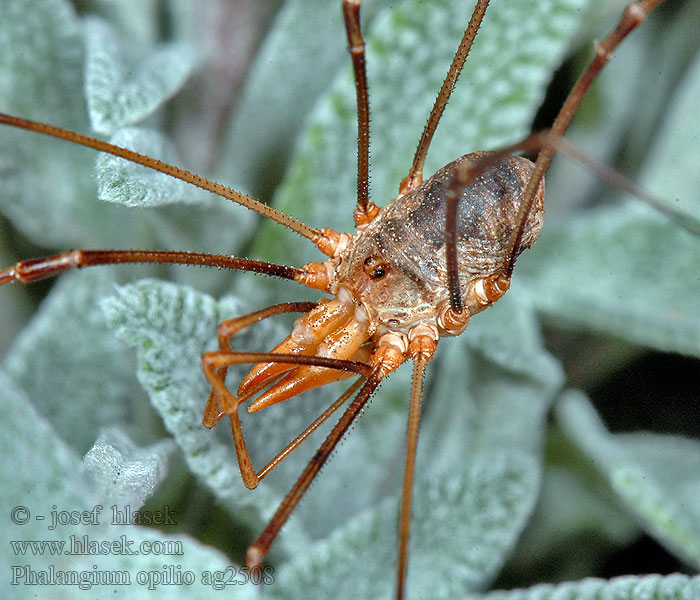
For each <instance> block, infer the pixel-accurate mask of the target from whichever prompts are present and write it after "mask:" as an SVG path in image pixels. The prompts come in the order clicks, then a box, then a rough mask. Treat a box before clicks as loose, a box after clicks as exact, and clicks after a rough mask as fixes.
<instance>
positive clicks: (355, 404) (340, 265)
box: [0, 0, 661, 598]
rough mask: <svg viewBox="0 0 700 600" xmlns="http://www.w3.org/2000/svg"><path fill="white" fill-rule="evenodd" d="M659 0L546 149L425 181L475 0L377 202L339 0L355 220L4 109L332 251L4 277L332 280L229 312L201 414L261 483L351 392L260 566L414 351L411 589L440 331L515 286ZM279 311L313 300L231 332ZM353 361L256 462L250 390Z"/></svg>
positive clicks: (583, 80)
mask: <svg viewBox="0 0 700 600" xmlns="http://www.w3.org/2000/svg"><path fill="white" fill-rule="evenodd" d="M660 2H661V0H642V1H641V2H634V3H632V4H630V5H629V6H628V7H627V9H626V10H625V12H624V14H623V16H622V17H621V19H620V21H619V23H618V24H617V26H616V27H615V29H614V30H613V31H612V32H610V33H609V34H608V36H606V37H605V39H604V40H603V41H602V42H600V43H598V44H596V56H595V57H594V59H593V60H592V61H591V63H590V65H589V66H588V67H587V69H586V70H585V71H584V72H583V74H582V76H581V77H580V78H579V80H578V82H577V83H576V85H575V86H574V88H573V90H572V91H571V93H570V94H569V96H568V97H567V99H566V101H565V102H564V105H563V107H562V109H561V111H560V113H559V115H558V116H557V118H556V119H555V121H554V124H553V126H552V129H551V133H550V134H548V136H545V137H542V136H540V137H537V136H532V137H531V138H529V140H526V141H525V142H523V143H521V144H519V145H518V148H519V149H521V150H522V149H524V148H525V149H528V150H531V151H535V150H539V151H540V153H539V155H538V158H537V162H536V163H535V164H533V163H531V162H530V161H528V160H526V159H524V158H518V157H514V156H511V155H509V154H508V153H507V152H494V153H488V152H477V153H473V154H467V155H465V156H463V157H461V158H459V159H457V160H455V161H454V162H452V163H450V164H448V165H447V166H445V167H443V168H442V169H440V170H439V171H437V173H435V174H434V175H433V176H432V177H429V178H428V179H426V180H423V164H424V161H425V157H426V154H427V152H428V148H429V146H430V141H431V139H432V136H433V134H434V132H435V129H436V127H437V124H438V122H439V120H440V116H441V115H442V113H443V110H444V109H445V106H446V105H447V101H448V99H449V97H450V94H451V93H452V89H453V87H454V84H455V82H456V80H457V77H458V76H459V73H460V71H461V68H462V66H463V64H464V61H465V60H466V58H467V55H468V53H469V49H470V47H471V44H472V42H473V40H474V38H475V36H476V34H477V30H478V29H479V25H480V23H481V21H482V19H483V17H484V14H485V12H486V9H487V6H488V0H479V1H478V2H477V3H476V7H475V9H474V12H473V15H472V17H471V19H470V21H469V24H468V25H467V28H466V31H465V33H464V37H463V39H462V41H461V43H460V45H459V47H458V49H457V52H456V53H455V57H454V59H453V62H452V64H451V66H450V68H449V71H448V74H447V76H446V78H445V82H444V84H443V86H442V88H441V89H440V91H439V93H438V97H437V100H436V102H435V105H434V107H433V109H432V111H431V112H430V115H429V117H428V120H427V123H426V126H425V129H424V131H423V134H422V136H421V138H420V141H419V144H418V147H417V150H416V153H415V156H414V159H413V163H412V165H411V166H410V169H409V171H408V175H407V176H406V177H405V178H404V179H403V180H402V181H401V183H400V185H399V186H398V187H399V195H398V196H397V197H396V198H395V199H394V200H393V201H392V202H391V203H389V204H388V205H386V206H384V207H383V208H381V209H380V208H379V207H378V206H377V205H376V204H374V203H373V202H372V201H371V200H370V199H369V193H368V190H369V186H368V182H369V101H368V89H367V81H366V74H365V45H364V40H363V38H362V34H361V28H360V17H359V10H360V0H342V7H343V16H344V20H345V29H346V33H347V40H348V49H349V51H350V54H351V57H352V63H353V69H354V74H355V89H356V93H357V105H358V182H357V204H356V208H355V212H354V217H355V226H356V232H355V233H354V234H347V233H339V232H336V231H332V230H329V229H314V228H312V227H309V226H308V225H305V224H304V223H301V222H299V221H297V220H295V219H294V218H292V217H290V216H288V215H286V214H284V213H282V212H280V211H278V210H276V209H275V208H272V207H270V206H268V205H265V204H262V203H260V202H258V201H256V200H254V199H253V198H250V197H248V196H245V195H243V194H240V193H238V192H236V191H234V190H231V189H229V188H227V187H225V186H223V185H220V184H218V183H215V182H212V181H209V180H207V179H204V178H202V177H199V176H197V175H194V174H193V173H190V172H188V171H185V170H183V169H180V168H178V167H175V166H172V165H169V164H166V163H163V162H161V161H158V160H155V159H153V158H150V157H148V156H145V155H142V154H138V153H136V152H133V151H131V150H128V149H125V148H121V147H118V146H115V145H113V144H109V143H107V142H103V141H101V140H97V139H95V138H91V137H88V136H84V135H81V134H78V133H75V132H71V131H67V130H64V129H60V128H58V127H54V126H52V125H47V124H44V123H38V122H34V121H28V120H26V119H22V118H19V117H15V116H11V115H5V114H0V123H4V124H7V125H11V126H14V127H19V128H23V129H28V130H30V131H34V132H37V133H42V134H45V135H50V136H54V137H58V138H61V139H64V140H67V141H70V142H72V143H76V144H81V145H84V146H88V147H90V148H93V149H95V150H99V151H102V152H107V153H110V154H113V155H115V156H119V157H122V158H125V159H127V160H130V161H132V162H134V163H138V164H141V165H144V166H146V167H148V168H150V169H154V170H156V171H159V172H162V173H165V174H167V175H170V176H171V177H174V178H177V179H181V180H183V181H186V182H188V183H190V184H192V185H196V186H198V187H201V188H203V189H205V190H207V191H210V192H213V193H215V194H217V195H219V196H222V197H224V198H227V199H229V200H231V201H233V202H236V203H238V204H240V205H242V206H245V207H246V208H248V209H250V210H253V211H255V212H257V213H258V214H260V215H262V216H263V217H265V218H267V219H270V220H272V221H275V222H277V223H279V224H281V225H283V226H284V227H286V228H287V229H290V230H291V231H294V232H296V233H298V234H300V235H302V236H303V237H305V238H307V239H309V240H310V241H311V242H312V243H313V244H315V245H316V247H317V248H318V249H319V250H320V251H321V252H322V253H323V254H325V255H326V256H327V257H328V259H327V260H326V261H324V262H315V263H309V264H307V265H304V266H303V267H300V268H297V267H291V266H283V265H276V264H271V263H268V262H265V261H259V260H252V259H246V258H238V257H231V256H224V255H211V254H202V253H190V252H172V251H153V250H71V251H68V252H64V253H61V254H58V255H56V256H51V257H47V258H41V259H33V260H27V261H22V262H19V263H17V264H16V265H14V266H12V267H9V268H6V269H4V270H0V284H3V283H8V282H12V281H17V282H22V283H29V282H32V281H35V280H38V279H42V278H45V277H50V276H54V275H57V274H59V273H61V272H63V271H65V270H68V269H74V268H82V267H86V266H92V265H100V264H115V263H123V262H132V263H147V262H156V263H177V264H187V265H205V266H216V267H219V268H227V269H236V270H245V271H254V272H258V273H265V274H267V275H270V276H274V277H281V278H285V279H292V280H295V281H297V282H299V283H302V284H304V285H306V286H308V287H311V288H314V289H318V290H323V291H325V292H328V293H330V294H331V296H332V298H328V299H323V300H321V301H320V302H318V303H313V302H291V303H284V304H277V305H274V306H270V307H268V308H264V309H262V310H258V311H256V312H253V313H250V314H248V315H244V316H241V317H236V318H232V319H229V320H226V321H223V322H222V323H221V324H220V325H219V332H218V342H219V350H218V351H216V352H208V353H206V354H205V355H204V356H203V357H202V368H203V371H204V374H205V375H206V377H207V379H208V381H209V383H210V384H211V394H210V396H209V400H208V402H207V405H206V409H205V413H204V418H203V422H204V424H205V425H206V426H207V427H213V426H215V425H216V424H217V423H218V422H219V421H220V420H222V419H224V418H228V419H229V421H230V424H231V430H232V433H233V438H234V444H235V449H236V454H237V457H238V462H239V467H240V471H241V476H242V478H243V482H244V483H245V485H246V486H248V487H250V488H254V487H256V486H257V485H258V482H259V481H260V480H261V479H263V478H264V477H265V476H267V475H268V474H269V473H270V472H271V471H272V470H273V469H274V468H275V467H276V466H277V465H278V464H279V463H280V462H281V461H282V460H283V459H284V458H285V457H286V456H288V455H289V453H290V452H292V451H293V450H294V449H295V448H297V447H298V446H299V445H300V444H301V443H302V442H303V441H304V440H305V439H306V438H307V437H308V436H309V435H310V434H311V433H312V432H314V431H315V430H316V429H317V428H318V427H319V426H320V425H321V424H322V423H323V422H325V421H326V420H327V419H328V418H330V416H331V415H332V414H333V413H334V412H335V411H337V410H338V409H339V408H340V407H341V406H342V405H343V404H345V403H346V402H348V401H350V402H349V405H348V406H347V407H346V409H345V411H344V412H343V413H342V415H341V417H340V418H339V419H338V421H337V423H336V424H335V426H334V427H333V428H332V430H331V432H330V433H329V434H328V436H327V437H326V439H325V441H324V442H323V444H322V445H321V446H320V448H319V449H318V450H317V451H316V453H315V454H314V456H313V457H312V459H311V461H310V462H309V464H308V465H307V467H306V468H305V469H304V471H303V472H302V473H301V475H300V477H299V479H298V480H297V482H296V484H295V485H294V486H293V488H292V489H291V490H290V491H289V493H288V494H287V496H286V497H285V498H284V500H283V501H282V503H281V505H280V506H279V508H278V510H277V512H276V513H275V514H274V516H273V517H272V519H271V520H270V522H269V524H268V525H267V527H266V528H265V529H264V531H263V532H262V534H261V535H260V536H259V537H258V538H257V539H256V540H255V541H254V542H253V543H252V544H251V545H250V546H249V548H248V553H247V559H246V561H247V564H248V566H249V567H251V568H256V567H259V566H260V565H261V564H262V561H263V560H264V558H265V556H266V555H267V553H268V551H269V549H270V546H271V544H272V542H273V541H274V539H275V538H276V536H277V534H278V532H279V530H280V529H281V527H282V526H283V525H284V523H285V522H286V521H287V519H288V517H289V515H290V514H291V512H292V511H293V510H294V507H295V506H296V505H297V503H298V502H299V500H300V498H301V497H302V495H303V494H304V493H305V491H306V490H307V489H308V487H309V485H310V483H311V481H312V480H313V479H314V477H315V476H316V474H317V473H318V472H319V470H320V469H321V467H322V466H323V464H324V463H325V461H326V460H327V458H328V457H329V455H330V454H331V452H332V451H333V449H334V448H335V446H336V445H337V444H338V442H339V441H340V439H341V438H342V437H343V435H344V434H345V432H346V431H347V430H348V428H349V427H350V426H351V425H352V423H353V421H354V420H355V418H356V417H357V416H358V415H359V414H360V412H361V410H362V408H363V406H364V405H365V404H366V403H367V401H368V400H369V398H370V397H371V396H372V394H373V393H374V392H375V390H376V389H377V387H378V385H379V383H380V382H381V381H382V379H384V378H385V377H387V376H388V375H389V374H390V373H391V372H393V371H394V370H395V369H397V368H398V367H399V366H400V365H401V364H403V363H404V362H407V361H409V360H411V361H413V384H412V389H411V395H410V408H409V417H408V427H407V429H408V434H407V443H406V461H405V471H404V479H403V493H402V502H401V513H400V519H399V535H398V561H397V562H398V568H397V574H396V581H397V593H396V595H397V597H398V598H402V597H403V595H404V581H405V574H406V565H407V556H408V540H409V525H410V515H411V490H412V487H413V473H414V466H415V455H416V447H417V440H418V429H419V424H420V409H421V398H422V382H423V375H424V372H425V368H426V364H427V363H428V362H429V361H430V360H431V358H432V357H433V355H434V354H435V351H436V349H437V345H438V341H439V339H440V337H441V336H445V335H458V334H460V333H462V332H463V331H464V330H465V329H466V327H467V324H468V322H469V318H470V316H471V315H474V314H476V313H478V312H479V311H481V310H483V309H484V308H486V307H488V306H489V305H490V304H492V303H493V302H495V301H496V300H498V299H499V298H500V297H501V296H502V295H503V294H504V293H505V292H506V291H507V289H508V287H509V285H510V278H511V275H512V272H513V267H514V265H515V260H516V258H517V256H518V255H519V254H520V253H521V252H522V251H523V250H524V249H526V248H529V247H530V246H532V244H533V243H534V242H535V241H536V239H537V237H538V235H539V232H540V229H541V227H542V220H543V215H544V180H543V177H544V172H545V171H546V169H547V167H548V165H549V163H550V161H551V158H552V155H553V154H554V151H555V149H558V148H560V145H559V144H560V143H561V140H560V138H561V136H563V134H564V132H565V130H566V128H567V126H568V124H569V123H570V121H571V119H572V117H573V115H574V114H575V112H576V110H577V108H578V106H579V104H580V102H581V99H582V97H583V95H584V93H585V92H586V90H587V89H588V88H589V87H590V84H591V82H592V81H593V79H594V78H595V77H596V75H597V74H598V73H599V72H600V70H601V69H602V68H603V66H604V65H605V63H606V62H607V61H608V60H609V58H610V55H611V53H612V51H613V50H614V48H615V47H616V46H617V45H618V44H619V43H620V42H621V41H622V40H623V39H624V38H625V36H626V35H627V34H628V33H629V32H630V31H631V30H632V29H634V28H635V27H636V26H637V25H639V24H640V23H641V22H642V21H643V20H644V19H645V18H646V16H647V15H648V13H649V12H650V11H651V10H652V9H653V8H654V7H655V6H656V5H657V4H659V3H660ZM284 313H302V316H300V317H299V318H298V319H297V321H296V323H295V325H294V328H293V331H292V332H291V333H290V334H289V336H287V337H286V338H285V339H284V340H282V341H281V342H280V343H279V344H278V345H277V346H276V347H275V348H274V349H273V350H272V351H271V352H269V353H250V352H242V351H234V349H233V348H232V346H231V338H233V337H234V336H235V334H236V333H237V332H238V331H240V330H241V329H243V328H245V327H248V326H250V325H253V324H254V323H257V322H258V321H260V320H262V319H266V318H269V317H272V316H275V315H280V314H284ZM240 363H252V364H253V365H254V366H253V368H252V369H251V370H250V372H249V374H248V375H247V376H246V377H245V378H244V379H243V381H242V382H241V383H240V385H239V386H238V388H237V389H235V390H232V389H229V386H228V385H227V383H226V373H227V370H228V368H229V367H230V366H231V365H234V364H240ZM352 376H355V377H356V381H355V382H354V383H353V384H352V385H351V386H349V388H348V389H347V390H346V392H345V393H344V394H342V395H341V397H340V398H338V400H336V401H335V402H334V403H333V404H332V405H331V406H329V407H328V408H327V409H326V410H325V411H324V412H323V413H322V414H321V415H320V416H319V417H318V418H317V419H316V420H315V421H314V422H313V423H312V424H311V425H309V427H307V429H306V430H304V431H303V432H302V433H301V434H300V435H299V436H298V437H297V438H296V439H295V440H293V441H292V442H291V443H290V444H289V445H288V446H287V447H286V448H285V449H284V450H282V451H281V452H280V453H279V454H278V455H277V456H276V457H275V458H273V459H272V460H271V461H270V462H269V463H268V464H267V465H266V466H265V467H263V468H262V469H260V470H259V471H256V469H254V468H253V465H252V461H251V458H250V456H249V454H248V449H247V447H246V443H245V440H244V438H243V432H242V429H241V425H240V420H239V414H238V411H239V408H240V407H241V406H242V405H243V404H244V403H247V402H248V401H252V402H251V404H250V405H249V407H248V410H249V412H255V411H257V410H260V409H262V408H264V407H266V406H269V405H271V404H275V403H277V402H282V401H284V400H287V399H289V398H292V397H295V396H297V395H299V394H301V393H303V392H305V391H307V390H310V389H313V388H315V387H318V386H322V385H325V384H327V383H330V382H334V381H339V380H342V379H346V378H349V377H352ZM351 398H352V399H351Z"/></svg>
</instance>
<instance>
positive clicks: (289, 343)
mask: <svg viewBox="0 0 700 600" xmlns="http://www.w3.org/2000/svg"><path fill="white" fill-rule="evenodd" d="M351 308H352V305H351V304H350V303H348V301H347V299H346V298H345V297H342V298H340V297H339V298H333V299H323V300H321V302H319V304H318V306H317V307H316V308H314V309H313V310H311V311H309V312H308V313H306V314H304V315H302V316H301V317H299V318H298V319H297V320H296V321H295V323H294V331H293V332H292V333H291V334H290V335H288V336H287V337H286V338H284V340H283V341H282V342H281V343H280V344H278V345H277V346H275V348H274V349H272V350H271V352H272V353H273V354H299V355H302V356H313V355H315V354H316V351H317V349H318V346H319V344H320V343H321V341H322V340H323V339H324V338H325V337H326V335H328V334H329V333H330V332H331V331H333V330H335V329H337V328H338V327H340V326H342V325H344V324H345V323H347V322H348V320H349V319H350V310H351ZM293 368H294V365H293V364H291V363H272V362H270V363H260V364H257V365H255V366H254V367H253V368H252V369H251V370H250V372H249V373H248V375H246V376H245V377H244V379H243V381H242V382H241V384H240V385H239V386H238V396H239V397H240V396H245V395H247V394H250V393H254V392H253V390H254V389H259V388H260V386H261V385H264V384H265V383H266V382H270V381H271V380H272V379H274V378H275V377H279V376H280V375H284V373H286V372H288V371H291V370H292V369H293Z"/></svg>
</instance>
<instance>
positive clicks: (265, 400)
mask: <svg viewBox="0 0 700 600" xmlns="http://www.w3.org/2000/svg"><path fill="white" fill-rule="evenodd" d="M367 340H368V335H367V323H366V322H360V321H358V320H356V319H355V318H348V319H347V321H341V322H340V323H338V326H337V328H336V329H334V330H332V331H330V332H329V333H328V334H327V335H326V336H325V337H324V339H323V340H322V341H321V343H320V344H318V347H317V350H316V354H315V355H316V356H322V357H325V358H333V359H340V360H348V359H351V358H353V357H355V355H356V354H357V352H358V351H359V350H360V347H361V346H362V345H363V344H364V343H365V342H366V341H367ZM350 376H352V373H349V372H347V371H341V370H339V369H328V368H326V367H319V366H309V365H300V366H298V367H296V368H295V369H294V370H293V371H291V372H290V373H288V374H287V375H286V376H285V377H283V378H282V379H281V380H280V381H278V382H277V383H275V384H274V385H273V386H272V387H270V388H269V389H268V390H267V391H266V392H264V393H263V394H262V395H261V396H260V397H259V398H258V399H257V400H255V402H253V404H251V405H250V406H249V407H248V412H256V411H258V410H260V409H262V408H265V407H266V406H270V405H271V404H277V403H278V402H283V401H284V400H288V399H289V398H292V397H293V396H298V395H299V394H301V393H303V392H306V391H308V390H312V389H314V388H317V387H320V386H323V385H326V384H328V383H333V382H335V381H342V380H343V379H347V378H348V377H350Z"/></svg>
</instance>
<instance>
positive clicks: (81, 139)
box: [0, 113, 323, 243]
mask: <svg viewBox="0 0 700 600" xmlns="http://www.w3.org/2000/svg"><path fill="white" fill-rule="evenodd" d="M0 123H2V124H5V125H10V126H12V127H19V128H20V129H27V130H29V131H34V132H36V133H41V134H43V135H49V136H52V137H55V138H59V139H62V140H66V141H68V142H72V143H74V144H79V145H81V146H86V147H88V148H93V149H94V150H99V151H100V152H106V153H107V154H112V155H114V156H118V157H120V158H124V159H126V160H128V161H131V162H133V163H137V164H139V165H143V166H144V167H148V168H149V169H153V170H154V171H159V172H160V173H165V174H166V175H170V176H171V177H174V178H175V179H180V180H182V181H185V182H187V183H190V184H192V185H195V186H197V187H199V188H202V189H203V190H206V191H208V192H212V193H213V194H216V195H217V196H221V197H222V198H226V199H227V200H231V201H232V202H235V203H236V204H240V205H242V206H245V207H246V208H249V209H250V210H252V211H255V212H256V213H258V214H259V215H262V216H263V217H267V218H268V219H271V220H273V221H275V222H277V223H279V224H280V225H283V226H284V227H286V228H287V229H291V230H292V231H295V232H297V233H298V234H299V235H302V236H304V237H305V238H308V239H310V240H311V241H312V242H314V243H316V242H318V241H319V240H321V239H322V238H323V234H322V232H320V231H318V230H316V229H314V228H312V227H309V226H308V225H305V224H304V223H301V222H300V221H297V220H296V219H293V218H292V217H289V216H287V215H285V214H284V213H282V212H280V211H278V210H277V209H274V208H272V207H271V206H268V205H267V204H263V203H262V202H258V201H257V200H254V199H253V198H251V197H249V196H246V195H244V194H241V193H239V192H236V191H235V190H232V189H231V188H228V187H226V186H225V185H221V184H220V183H216V182H215V181H211V180H209V179H206V178H204V177H200V176H199V175H195V174H194V173H191V172H189V171H186V170H185V169H180V168H179V167H175V166H173V165H170V164H168V163H164V162H162V161H160V160H156V159H155V158H151V157H150V156H146V155H144V154H139V153H138V152H134V151H132V150H127V149H126V148H122V147H120V146H115V145H114V144H110V143H108V142H103V141H102V140H98V139H96V138H93V137H90V136H87V135H82V134H80V133H75V132H74V131H69V130H68V129H62V128H60V127H55V126H53V125H47V124H46V123H39V122H37V121H30V120H28V119H22V118H20V117H15V116H12V115H7V114H5V113H0Z"/></svg>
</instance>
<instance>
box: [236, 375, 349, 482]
mask: <svg viewBox="0 0 700 600" xmlns="http://www.w3.org/2000/svg"><path fill="white" fill-rule="evenodd" d="M362 382H363V379H362V378H359V379H357V380H356V381H355V382H354V383H353V384H352V385H351V386H350V387H349V388H348V389H347V390H345V392H343V394H342V395H341V396H340V397H339V398H338V399H337V400H336V401H335V402H333V404H331V405H330V406H329V407H328V408H327V409H326V410H324V411H323V412H322V413H321V414H320V415H319V416H318V417H316V419H314V421H313V423H311V425H309V426H308V427H307V428H306V429H304V431H302V432H301V433H300V434H299V435H298V436H297V437H295V438H294V439H293V440H292V441H291V442H289V444H287V446H285V448H284V449H283V450H281V451H280V452H279V453H278V454H277V456H275V457H274V458H273V459H272V460H271V461H270V462H268V463H267V464H266V465H265V466H264V467H263V468H262V469H260V471H259V472H257V473H255V477H256V484H257V483H259V482H260V481H261V480H263V479H264V478H265V477H267V475H269V474H270V472H271V471H272V470H273V469H274V468H275V467H277V466H278V465H279V464H280V463H281V462H282V461H283V460H284V459H285V458H287V457H288V456H289V455H290V454H291V453H292V452H293V451H294V450H296V449H297V448H298V447H299V446H301V444H302V442H304V441H305V440H306V438H308V437H309V436H310V435H311V434H312V433H313V432H314V431H316V430H317V429H318V428H319V427H320V426H321V425H323V423H325V422H326V421H327V420H328V419H329V418H330V417H331V416H332V415H333V414H334V413H335V412H336V411H337V410H338V409H339V408H340V407H341V406H342V405H343V404H345V403H346V402H347V400H348V398H350V396H352V395H353V394H354V393H355V392H356V391H357V390H358V389H359V388H360V385H362ZM238 425H239V427H240V423H238ZM233 426H234V425H233V419H232V420H231V427H232V428H233ZM244 448H245V444H244ZM247 451H248V450H247V448H246V452H247Z"/></svg>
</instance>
